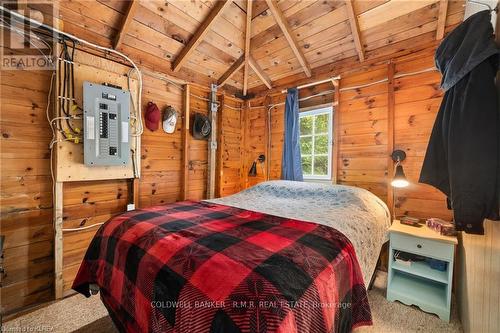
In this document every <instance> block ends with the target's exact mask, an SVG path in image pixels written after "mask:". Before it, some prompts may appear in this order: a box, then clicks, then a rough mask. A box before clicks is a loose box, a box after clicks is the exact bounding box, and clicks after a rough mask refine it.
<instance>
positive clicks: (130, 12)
mask: <svg viewBox="0 0 500 333" xmlns="http://www.w3.org/2000/svg"><path fill="white" fill-rule="evenodd" d="M137 7H139V0H132V1H130V5H129V6H128V9H127V13H126V14H125V17H124V18H123V21H122V24H121V26H120V30H118V34H117V35H116V37H115V40H114V42H113V48H114V49H115V50H116V49H117V48H118V47H119V46H120V45H121V43H122V42H123V37H125V36H126V35H127V30H128V28H129V26H130V23H131V22H132V20H133V19H134V15H135V12H136V10H137Z"/></svg>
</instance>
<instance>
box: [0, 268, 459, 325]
mask: <svg viewBox="0 0 500 333" xmlns="http://www.w3.org/2000/svg"><path fill="white" fill-rule="evenodd" d="M386 278H387V275H386V274H385V273H383V272H378V274H377V279H376V280H375V284H374V286H373V289H372V290H370V292H369V294H368V297H369V299H370V306H371V309H372V315H373V326H371V327H364V328H360V329H358V330H357V331H356V332H361V333H409V332H419V333H420V332H422V333H424V332H425V333H427V332H428V333H455V332H462V325H461V324H460V321H459V320H458V317H457V312H456V307H455V306H454V307H453V313H452V318H451V322H450V323H446V322H444V321H442V320H440V319H439V318H438V317H437V316H435V315H431V314H427V313H425V312H422V311H420V310H419V309H417V308H415V307H410V306H406V305H403V304H401V303H398V302H393V303H392V302H388V301H387V300H386V299H385V286H386ZM44 328H45V329H44ZM35 331H47V332H57V333H59V332H78V333H113V332H117V331H116V329H115V328H114V326H113V323H112V321H111V319H110V318H109V316H108V313H107V311H106V308H105V307H104V305H102V303H101V301H100V299H99V297H98V296H93V297H91V298H88V299H86V298H85V297H83V296H81V295H76V296H72V297H69V298H66V299H64V300H62V301H59V302H55V303H53V304H51V305H49V306H47V307H44V308H41V309H39V310H36V311H33V312H31V313H29V314H26V315H24V316H21V317H18V318H15V319H13V320H11V321H8V322H6V323H5V324H4V325H3V327H2V332H35Z"/></svg>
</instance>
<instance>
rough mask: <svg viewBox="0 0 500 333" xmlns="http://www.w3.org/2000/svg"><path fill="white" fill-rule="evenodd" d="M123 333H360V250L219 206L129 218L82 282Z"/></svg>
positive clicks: (98, 246) (111, 226) (363, 305)
mask: <svg viewBox="0 0 500 333" xmlns="http://www.w3.org/2000/svg"><path fill="white" fill-rule="evenodd" d="M89 284H97V285H98V286H99V287H100V292H101V298H102V300H103V302H104V304H105V305H106V307H107V308H108V310H109V312H110V316H111V318H112V319H113V321H114V323H115V324H116V326H117V328H118V329H119V330H120V331H123V332H189V333H198V332H229V333H233V332H283V333H285V332H286V333H293V332H300V333H305V332H311V333H319V332H350V331H351V330H352V328H354V327H357V326H361V325H370V324H371V314H370V308H369V305H368V299H367V294H366V290H365V287H364V283H363V278H362V274H361V271H360V267H359V264H358V261H357V259H356V255H355V252H354V248H353V246H352V244H351V243H350V242H349V240H348V239H347V238H346V237H345V236H344V235H343V234H342V233H340V232H338V231H337V230H335V229H332V228H330V227H327V226H324V225H319V224H315V223H310V222H303V221H297V220H292V219H286V218H282V217H277V216H272V215H267V214H263V213H257V212H252V211H247V210H244V209H238V208H234V207H228V206H223V205H217V204H211V203H206V202H181V203H176V204H169V205H164V206H156V207H151V208H147V209H142V210H137V211H132V212H127V213H125V214H123V215H120V216H117V217H114V218H112V219H111V220H109V221H108V222H107V223H105V224H104V225H103V226H102V227H101V228H100V229H99V231H98V232H97V234H96V235H95V237H94V239H93V240H92V243H91V245H90V247H89V249H88V251H87V254H86V255H85V258H84V260H83V263H82V265H81V267H80V270H79V272H78V274H77V276H76V279H75V281H74V283H73V289H75V290H76V291H78V292H80V293H82V294H84V295H85V296H87V297H88V296H90V292H89Z"/></svg>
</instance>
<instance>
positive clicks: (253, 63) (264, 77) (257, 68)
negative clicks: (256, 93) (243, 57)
mask: <svg viewBox="0 0 500 333" xmlns="http://www.w3.org/2000/svg"><path fill="white" fill-rule="evenodd" d="M248 62H249V65H250V67H252V69H253V71H254V72H255V74H257V76H258V77H259V79H260V80H261V81H262V83H264V84H265V85H266V87H267V88H269V89H271V88H272V87H273V86H272V82H271V79H270V78H269V76H268V75H267V74H266V73H265V72H264V71H263V70H262V68H260V66H259V64H257V62H256V61H255V59H254V58H253V57H252V56H250V57H249V59H248Z"/></svg>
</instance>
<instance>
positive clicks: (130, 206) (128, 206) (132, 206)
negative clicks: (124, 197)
mask: <svg viewBox="0 0 500 333" xmlns="http://www.w3.org/2000/svg"><path fill="white" fill-rule="evenodd" d="M134 209H135V204H128V205H127V212H129V211H131V210H134Z"/></svg>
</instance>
